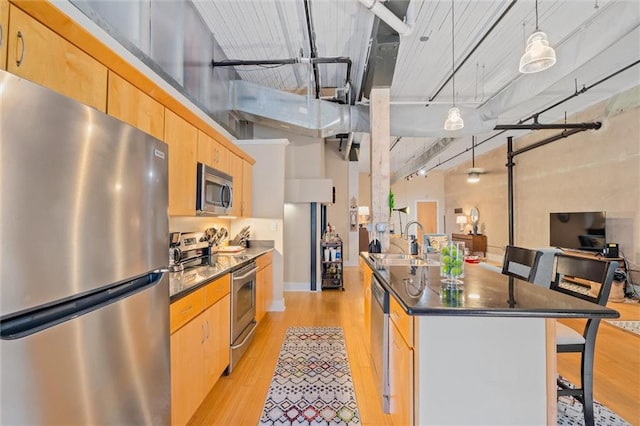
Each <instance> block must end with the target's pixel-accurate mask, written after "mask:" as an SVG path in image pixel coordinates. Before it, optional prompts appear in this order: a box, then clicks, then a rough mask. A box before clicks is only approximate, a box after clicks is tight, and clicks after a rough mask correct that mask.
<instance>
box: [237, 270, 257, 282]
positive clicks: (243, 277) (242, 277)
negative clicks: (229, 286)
mask: <svg viewBox="0 0 640 426" xmlns="http://www.w3.org/2000/svg"><path fill="white" fill-rule="evenodd" d="M257 270H258V267H257V266H256V267H255V268H252V269H251V270H250V271H249V272H247V273H246V274H242V275H240V276H239V277H236V276H235V275H234V276H233V281H239V280H243V279H245V278H247V277H248V276H249V275H251V274H253V273H255V272H256V271H257Z"/></svg>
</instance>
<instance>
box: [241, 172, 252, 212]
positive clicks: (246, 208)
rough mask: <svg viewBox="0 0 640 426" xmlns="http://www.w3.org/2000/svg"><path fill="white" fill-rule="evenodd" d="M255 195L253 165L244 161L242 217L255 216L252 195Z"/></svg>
mask: <svg viewBox="0 0 640 426" xmlns="http://www.w3.org/2000/svg"><path fill="white" fill-rule="evenodd" d="M252 196H253V165H251V163H249V162H248V161H245V160H243V161H242V205H241V208H242V210H241V213H240V215H241V216H242V217H253V211H252V209H253V205H252V204H251V197H252Z"/></svg>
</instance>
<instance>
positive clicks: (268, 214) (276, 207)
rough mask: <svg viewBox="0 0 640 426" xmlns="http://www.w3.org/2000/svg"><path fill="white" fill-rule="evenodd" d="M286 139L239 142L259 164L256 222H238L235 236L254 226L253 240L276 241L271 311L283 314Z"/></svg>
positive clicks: (255, 169) (255, 186)
mask: <svg viewBox="0 0 640 426" xmlns="http://www.w3.org/2000/svg"><path fill="white" fill-rule="evenodd" d="M288 144H289V141H288V140H286V139H253V140H248V141H245V140H243V141H237V145H238V146H240V147H241V148H242V149H243V150H244V151H245V152H246V153H247V154H249V155H251V156H252V157H253V158H254V159H255V160H256V163H255V164H254V165H253V185H252V186H253V188H252V191H253V199H252V209H253V216H254V219H236V220H234V221H233V223H232V235H235V234H236V233H238V232H240V230H241V229H242V228H243V227H244V226H247V225H249V226H251V239H253V240H273V242H274V249H275V250H274V253H273V304H272V306H270V307H268V308H267V309H268V310H270V311H282V310H284V308H285V303H284V295H283V291H284V229H283V228H284V181H285V175H284V173H285V172H284V171H285V164H286V147H287V145H288Z"/></svg>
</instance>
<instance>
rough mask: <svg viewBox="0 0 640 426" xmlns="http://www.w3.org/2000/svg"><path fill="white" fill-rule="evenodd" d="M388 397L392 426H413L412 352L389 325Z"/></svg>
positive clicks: (398, 333) (394, 327)
mask: <svg viewBox="0 0 640 426" xmlns="http://www.w3.org/2000/svg"><path fill="white" fill-rule="evenodd" d="M389 395H390V406H391V418H392V419H393V424H394V425H410V424H413V397H414V389H413V350H412V349H411V348H409V346H407V344H406V342H405V341H404V339H403V338H402V335H401V334H400V332H399V331H398V329H397V328H396V326H395V325H394V324H393V322H391V323H390V324H389Z"/></svg>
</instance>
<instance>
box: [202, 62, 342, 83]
mask: <svg viewBox="0 0 640 426" xmlns="http://www.w3.org/2000/svg"><path fill="white" fill-rule="evenodd" d="M305 63H312V64H346V65H347V73H346V74H347V75H346V78H345V85H346V84H349V85H350V84H351V68H352V65H353V62H352V61H351V58H349V57H348V56H328V57H320V58H287V59H225V60H224V61H217V62H216V61H211V66H212V67H214V68H215V67H237V66H247V65H291V64H305Z"/></svg>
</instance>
